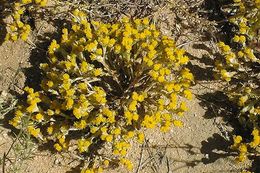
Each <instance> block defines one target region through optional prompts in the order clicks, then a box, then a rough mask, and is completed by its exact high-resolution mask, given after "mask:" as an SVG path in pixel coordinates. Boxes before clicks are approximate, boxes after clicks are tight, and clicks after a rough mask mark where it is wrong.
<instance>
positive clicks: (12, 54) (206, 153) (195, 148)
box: [0, 10, 249, 173]
mask: <svg viewBox="0 0 260 173" xmlns="http://www.w3.org/2000/svg"><path fill="white" fill-rule="evenodd" d="M163 12H164V13H163ZM165 12H166V10H162V12H161V15H163V14H165ZM168 12H169V11H168ZM168 12H167V13H168ZM168 14H169V16H168V18H167V17H165V18H166V19H165V21H172V23H170V25H174V26H172V27H176V25H175V24H176V23H175V24H174V22H173V20H171V19H173V17H174V16H170V13H168ZM159 16H160V15H159ZM38 25H39V24H38ZM44 26H45V27H42V25H40V26H39V27H41V32H46V30H47V31H48V27H46V26H47V24H46V23H45V24H44ZM161 26H162V30H164V32H165V34H167V35H170V34H172V33H169V30H168V29H167V27H166V26H168V27H169V23H167V22H166V24H165V25H163V24H162V25H161ZM44 29H45V31H44ZM52 31H53V28H52ZM38 34H39V32H38ZM193 41H194V40H193ZM203 44H205V45H207V46H211V42H210V41H209V42H207V43H206V42H203ZM184 48H185V49H186V50H187V52H188V54H189V56H190V57H191V59H192V61H191V64H192V65H193V66H191V64H190V67H191V71H192V72H193V73H194V74H195V77H196V79H197V83H198V84H197V85H196V86H194V87H193V89H192V90H193V92H194V94H195V95H194V99H193V100H192V101H189V102H188V107H189V109H190V110H189V112H187V113H186V114H185V115H184V116H183V121H184V123H185V125H184V127H183V128H176V127H175V128H172V129H171V131H170V132H169V133H167V134H163V133H161V132H160V131H159V130H158V129H154V130H148V131H146V135H147V142H146V143H145V144H144V145H142V146H139V145H137V144H136V143H133V147H132V149H131V150H130V151H129V158H130V159H131V160H132V161H134V165H135V166H134V167H135V170H134V171H133V172H137V173H138V172H139V173H151V172H158V173H173V172H178V173H206V172H207V173H209V172H212V173H213V172H214V173H224V172H225V173H229V172H240V171H241V170H242V169H243V168H244V167H246V166H247V165H248V164H249V162H245V163H242V164H241V163H240V164H238V163H236V162H235V161H234V156H231V154H230V152H229V145H230V141H229V138H230V134H229V132H231V131H232V127H231V126H230V125H228V123H227V122H226V121H225V118H223V117H222V116H220V115H219V114H218V112H219V111H218V110H215V112H214V111H210V110H212V109H210V108H209V106H205V105H207V103H206V102H205V100H202V99H199V98H200V97H196V96H203V95H204V94H206V93H213V92H215V91H216V90H217V88H218V85H220V84H217V83H215V82H214V81H212V80H206V79H211V77H210V76H211V74H209V69H210V68H211V67H212V64H211V62H210V61H204V60H205V56H209V57H210V56H212V54H211V53H210V52H209V51H208V49H207V47H205V46H201V45H200V44H197V43H193V42H191V43H190V44H186V45H185V47H184ZM32 50H35V48H33V47H32V45H29V44H27V43H24V42H22V41H17V42H14V43H12V42H6V43H3V44H2V45H1V46H0V52H1V56H0V57H1V58H0V92H1V91H13V90H14V91H16V92H17V93H22V91H21V89H22V88H23V87H24V83H25V81H26V77H25V75H24V73H23V72H24V70H23V69H25V68H28V67H30V66H31V64H30V63H29V62H31V61H32V60H30V58H32ZM41 51H42V50H41ZM213 110H214V109H213ZM0 127H1V126H0ZM0 132H1V133H0V157H2V156H3V155H4V153H5V152H7V151H8V149H9V147H10V145H11V143H12V141H13V137H12V135H10V129H8V128H3V127H1V129H0ZM32 156H33V157H32V158H30V159H29V160H27V161H25V162H24V163H23V164H22V165H20V167H21V169H22V171H21V172H28V173H69V172H70V173H77V170H76V169H71V167H76V166H77V162H76V161H73V159H70V158H66V157H69V156H68V155H67V156H66V155H65V156H61V155H59V154H53V153H51V151H49V150H40V149H37V147H34V149H33V154H32ZM6 166H7V167H8V165H6ZM107 172H108V173H116V172H120V173H123V172H127V171H126V170H125V169H124V168H122V167H119V168H116V169H113V170H111V169H110V170H108V171H107Z"/></svg>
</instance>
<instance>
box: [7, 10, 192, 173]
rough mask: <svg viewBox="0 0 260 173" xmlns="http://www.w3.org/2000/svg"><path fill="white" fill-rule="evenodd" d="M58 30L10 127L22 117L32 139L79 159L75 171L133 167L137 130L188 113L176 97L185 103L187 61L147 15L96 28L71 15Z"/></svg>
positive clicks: (165, 127)
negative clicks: (130, 155) (68, 22)
mask: <svg viewBox="0 0 260 173" xmlns="http://www.w3.org/2000/svg"><path fill="white" fill-rule="evenodd" d="M62 33H63V34H62V36H61V40H60V41H57V40H53V41H52V43H51V44H50V46H49V50H48V63H43V64H41V66H40V68H41V69H42V80H41V84H39V85H40V88H41V89H40V90H37V91H36V90H35V89H33V88H30V87H25V89H24V90H25V91H26V95H27V101H26V103H21V104H20V106H19V107H18V109H17V110H16V112H15V117H14V118H13V119H12V120H11V121H10V124H12V125H13V126H14V127H16V128H21V126H20V125H21V122H23V121H24V120H28V119H29V126H28V127H27V130H28V132H29V133H30V134H31V135H32V136H34V137H35V138H37V139H38V140H39V141H41V142H43V143H44V142H53V146H54V148H55V149H56V150H57V151H59V152H62V151H71V152H72V151H77V152H78V154H80V155H81V156H82V157H84V158H85V159H86V165H85V168H83V169H82V172H85V173H87V172H100V171H102V170H103V169H104V168H107V167H109V165H114V164H118V163H121V164H123V165H125V166H126V167H127V169H129V170H132V169H133V164H132V162H131V161H130V160H128V159H127V154H128V153H127V151H128V150H129V148H130V141H131V140H137V141H138V142H139V143H143V142H144V139H145V135H144V132H143V130H144V129H150V128H156V127H158V128H160V130H161V131H162V132H167V131H169V129H170V128H171V126H172V124H173V125H174V126H177V127H181V126H183V123H182V121H181V120H180V117H181V116H182V115H183V114H184V112H185V111H187V110H188V108H187V106H186V102H185V100H184V99H181V100H180V97H185V98H187V99H192V93H191V91H190V90H189V87H190V85H191V84H192V82H193V75H192V73H190V71H189V69H187V68H185V65H186V64H187V63H188V61H189V58H188V57H187V56H186V55H185V51H184V50H183V49H178V48H177V47H176V46H175V43H174V40H173V39H171V38H169V37H167V36H163V35H162V33H161V32H160V31H158V30H157V29H156V26H155V25H154V24H151V22H150V21H149V20H148V18H144V19H129V18H123V19H122V20H121V21H119V22H116V23H102V22H99V21H94V20H92V21H88V20H87V18H86V15H85V14H84V13H83V12H81V11H78V10H75V11H74V12H73V19H72V22H71V27H70V28H63V29H62ZM101 146H104V147H106V148H107V150H106V152H105V154H104V153H103V154H102V153H100V152H99V151H100V150H97V148H100V147H101Z"/></svg>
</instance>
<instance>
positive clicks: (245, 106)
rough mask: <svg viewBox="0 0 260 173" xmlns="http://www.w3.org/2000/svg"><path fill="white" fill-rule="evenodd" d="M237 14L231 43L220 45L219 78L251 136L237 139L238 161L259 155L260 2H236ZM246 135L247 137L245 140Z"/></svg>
mask: <svg viewBox="0 0 260 173" xmlns="http://www.w3.org/2000/svg"><path fill="white" fill-rule="evenodd" d="M233 7H235V8H236V12H235V14H234V15H233V16H231V17H230V18H229V22H231V23H232V24H234V25H235V26H236V28H235V34H234V37H233V38H232V41H231V44H230V45H228V44H225V43H224V42H219V44H218V46H219V48H220V52H221V57H219V59H218V60H217V61H216V72H217V73H216V77H217V78H220V79H222V80H223V81H225V82H227V83H226V86H225V88H224V92H225V93H226V94H227V95H228V97H229V98H230V100H232V101H234V102H235V103H236V104H237V106H238V107H239V109H240V113H239V115H238V117H237V118H238V120H239V122H240V124H241V125H242V127H243V129H244V130H247V131H251V132H252V133H251V136H246V135H245V134H246V133H245V134H242V133H241V134H238V135H237V136H234V144H233V145H232V147H231V148H233V149H235V150H237V151H239V156H238V157H237V159H238V160H239V161H243V160H245V159H246V158H247V156H248V155H250V156H259V146H260V133H259V125H260V51H259V46H260V35H259V32H260V1H259V0H234V4H233ZM242 136H243V137H242Z"/></svg>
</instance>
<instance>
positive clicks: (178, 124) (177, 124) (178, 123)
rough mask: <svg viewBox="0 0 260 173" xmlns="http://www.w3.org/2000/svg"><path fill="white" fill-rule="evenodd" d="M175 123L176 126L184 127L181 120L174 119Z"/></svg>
mask: <svg viewBox="0 0 260 173" xmlns="http://www.w3.org/2000/svg"><path fill="white" fill-rule="evenodd" d="M173 125H175V126H176V127H182V126H183V123H182V121H180V120H174V121H173Z"/></svg>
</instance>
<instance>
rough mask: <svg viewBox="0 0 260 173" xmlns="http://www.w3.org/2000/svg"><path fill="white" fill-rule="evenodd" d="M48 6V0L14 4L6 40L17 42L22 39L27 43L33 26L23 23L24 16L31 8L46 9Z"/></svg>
mask: <svg viewBox="0 0 260 173" xmlns="http://www.w3.org/2000/svg"><path fill="white" fill-rule="evenodd" d="M46 4H47V0H20V1H19V2H16V3H14V5H13V9H12V10H13V12H12V14H11V17H12V22H11V23H9V24H7V31H8V33H7V34H6V37H5V40H6V41H7V40H12V41H16V40H18V39H22V40H24V41H26V40H27V38H28V36H29V34H30V32H31V26H30V25H29V24H26V23H25V22H23V20H22V16H23V15H24V13H25V11H26V10H28V9H29V8H33V9H35V8H36V6H40V7H44V6H46Z"/></svg>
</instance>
